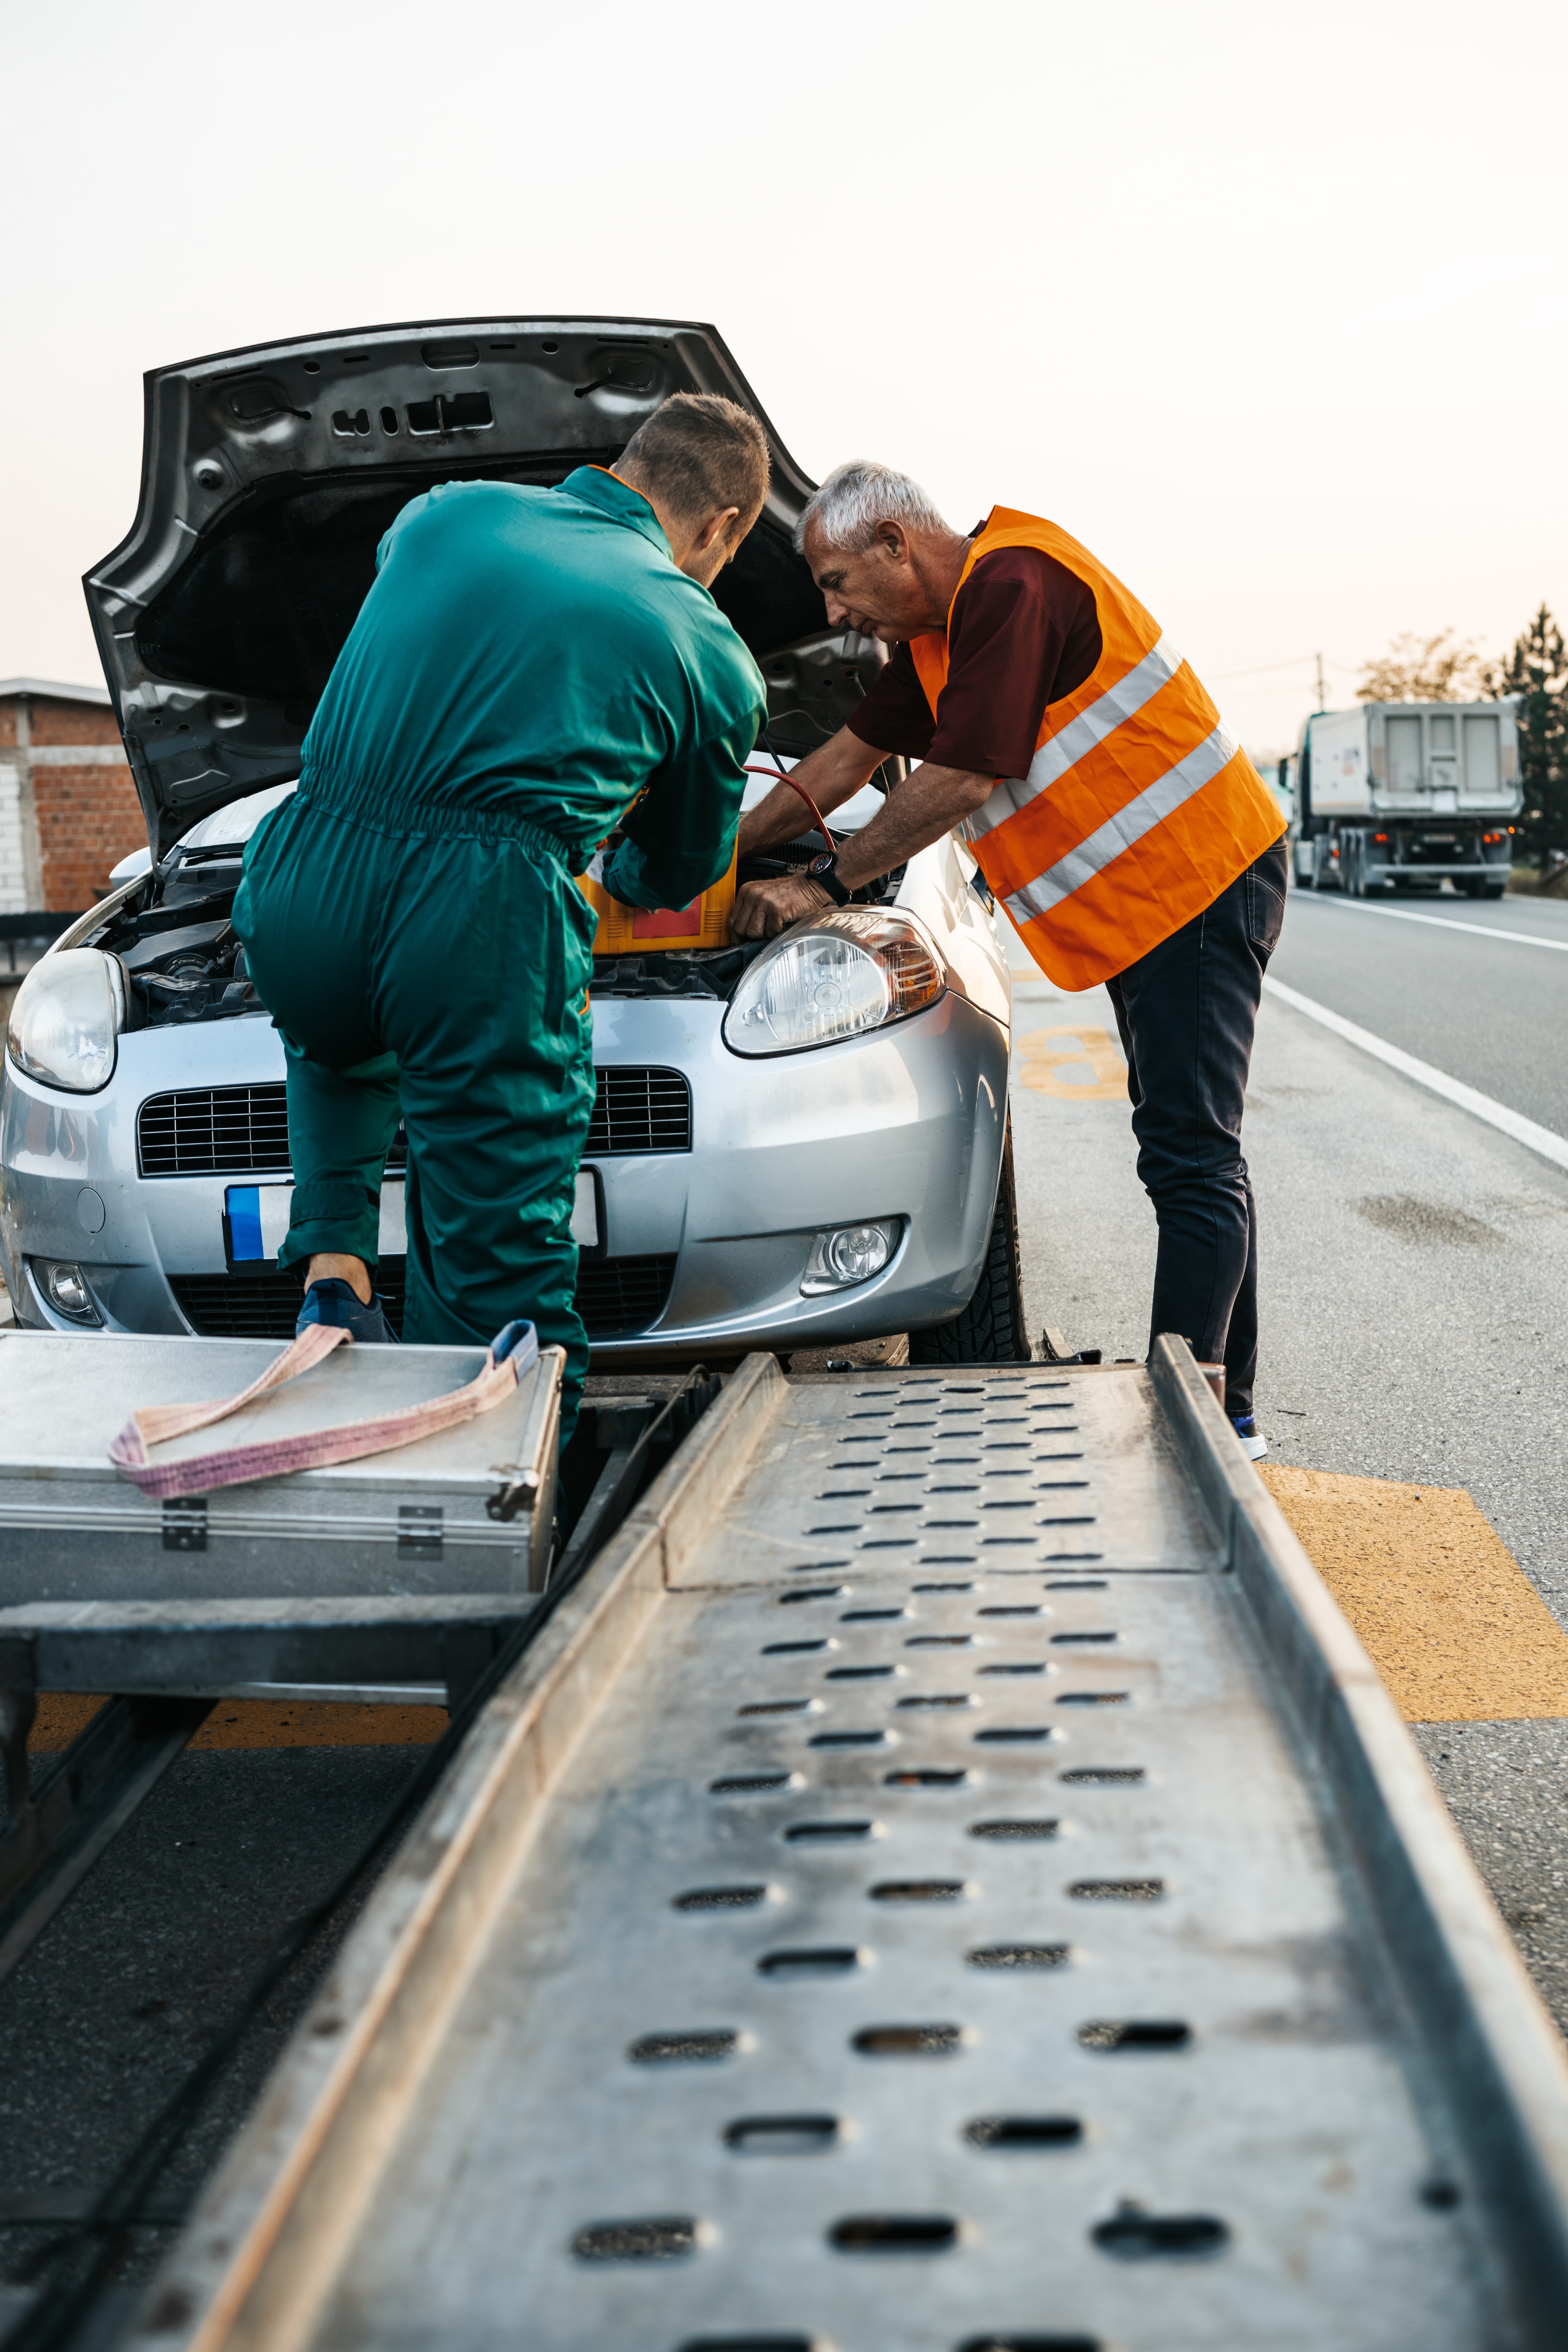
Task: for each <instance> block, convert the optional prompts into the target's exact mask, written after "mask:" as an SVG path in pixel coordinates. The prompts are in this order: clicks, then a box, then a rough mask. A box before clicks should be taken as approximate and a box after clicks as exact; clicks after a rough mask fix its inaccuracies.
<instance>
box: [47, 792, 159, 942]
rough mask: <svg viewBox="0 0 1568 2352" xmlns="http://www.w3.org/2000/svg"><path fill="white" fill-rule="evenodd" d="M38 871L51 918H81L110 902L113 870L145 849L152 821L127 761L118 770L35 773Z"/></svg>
mask: <svg viewBox="0 0 1568 2352" xmlns="http://www.w3.org/2000/svg"><path fill="white" fill-rule="evenodd" d="M33 805H34V808H35V810H36V812H37V824H38V865H39V870H40V871H41V873H42V875H43V878H44V907H45V910H46V911H47V912H48V913H55V912H58V913H60V914H66V913H70V914H75V913H78V912H79V911H80V910H81V909H83V908H88V907H90V906H91V905H92V904H93V903H94V901H95V900H97V899H99V898H103V897H105V896H106V895H107V893H108V889H109V874H110V867H111V866H116V865H118V864H119V862H120V860H121V858H122V857H123V856H124V855H125V853H126V851H127V850H128V849H141V848H144V847H145V845H146V841H147V820H146V819H145V817H144V816H143V815H142V803H141V802H140V801H139V800H138V799H137V797H136V787H135V785H134V784H133V783H132V781H131V771H130V769H129V768H128V767H127V766H126V765H125V764H124V762H123V761H121V764H120V765H119V766H118V767H114V768H100V767H93V768H55V767H48V768H46V767H42V766H38V767H35V769H34V771H33Z"/></svg>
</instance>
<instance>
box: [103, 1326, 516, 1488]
mask: <svg viewBox="0 0 1568 2352" xmlns="http://www.w3.org/2000/svg"><path fill="white" fill-rule="evenodd" d="M510 1328H515V1327H510ZM524 1328H530V1327H527V1326H525V1327H524ZM505 1336H506V1334H505V1333H503V1334H501V1338H503V1339H504V1338H505ZM340 1341H342V1342H344V1343H347V1344H349V1345H352V1344H353V1343H352V1339H351V1338H350V1334H349V1333H348V1332H347V1331H344V1330H342V1329H339V1328H333V1327H331V1325H327V1324H321V1323H312V1324H310V1325H309V1326H308V1327H307V1328H306V1329H305V1330H303V1331H301V1332H300V1336H299V1338H298V1339H295V1340H294V1341H293V1342H292V1344H291V1345H290V1346H289V1347H287V1348H285V1349H284V1350H283V1353H282V1354H281V1355H280V1356H279V1357H278V1358H277V1360H275V1361H274V1362H272V1363H270V1364H268V1367H267V1370H265V1371H264V1372H263V1373H262V1375H261V1377H260V1379H259V1380H255V1381H251V1383H250V1386H249V1387H248V1388H247V1389H246V1390H244V1391H242V1392H241V1393H240V1394H239V1395H238V1396H234V1397H226V1398H223V1399H221V1400H220V1401H219V1402H217V1403H216V1404H154V1405H148V1406H146V1407H145V1408H144V1409H143V1410H142V1412H133V1413H132V1416H131V1418H130V1420H129V1421H128V1422H127V1423H126V1424H125V1426H124V1428H123V1429H122V1430H121V1433H120V1434H119V1436H118V1437H117V1438H116V1439H115V1441H114V1443H113V1444H112V1445H111V1446H110V1449H109V1458H110V1461H111V1462H112V1463H113V1464H114V1465H115V1467H116V1468H117V1469H119V1470H122V1471H123V1472H124V1473H125V1475H126V1476H127V1477H128V1478H131V1479H133V1480H134V1482H135V1484H136V1485H137V1486H140V1488H141V1489H142V1493H143V1494H144V1495H150V1496H152V1497H153V1500H154V1501H155V1502H156V1501H163V1500H169V1499H172V1498H173V1497H174V1496H178V1495H206V1494H210V1493H211V1491H212V1489H213V1488H214V1487H215V1486H245V1485H247V1483H248V1482H249V1481H250V1480H251V1479H253V1478H276V1477H281V1476H282V1475H285V1474H286V1473H287V1472H289V1471H290V1470H317V1469H320V1468H321V1466H322V1465H323V1464H325V1463H329V1462H355V1461H357V1460H358V1459H359V1458H360V1456H361V1455H362V1454H384V1453H387V1452H389V1451H390V1450H391V1449H392V1448H393V1447H394V1446H398V1445H411V1444H413V1443H414V1441H415V1440H416V1438H420V1437H433V1436H434V1435H435V1434H436V1433H437V1431H438V1430H443V1429H455V1428H456V1427H457V1426H458V1423H459V1422H464V1421H472V1420H473V1419H474V1417H475V1416H476V1414H478V1413H481V1412H489V1411H490V1409H491V1408H492V1406H495V1405H498V1404H500V1402H501V1400H502V1398H503V1397H506V1396H509V1395H510V1393H511V1391H512V1390H513V1389H515V1387H516V1386H517V1381H518V1375H519V1372H520V1370H527V1369H528V1365H529V1364H530V1363H531V1362H535V1361H537V1349H534V1350H533V1352H532V1353H531V1354H525V1353H524V1351H523V1350H521V1349H520V1350H518V1352H517V1353H515V1354H510V1355H508V1356H505V1357H503V1358H502V1360H500V1362H499V1363H498V1362H497V1360H496V1355H495V1349H494V1348H491V1349H490V1350H489V1353H488V1354H487V1356H486V1358H485V1365H484V1370H482V1371H481V1372H480V1373H479V1376H478V1378H477V1379H475V1380H471V1381H469V1382H468V1386H467V1388H461V1389H453V1390H451V1391H449V1393H448V1394H447V1395H446V1396H440V1397H432V1398H431V1399H430V1400H429V1402H427V1403H426V1404H415V1405H407V1406H405V1408H404V1410H403V1411H402V1412H389V1413H385V1414H384V1415H383V1416H382V1418H381V1419H380V1420H379V1421H349V1422H343V1423H341V1424H340V1425H339V1426H338V1427H337V1428H335V1429H315V1430H302V1431H301V1432H300V1433H299V1435H298V1436H295V1437H274V1438H269V1439H267V1440H265V1441H263V1442H262V1443H261V1444H255V1445H232V1446H226V1447H224V1448H223V1449H221V1450H220V1451H219V1452H218V1453H216V1454H194V1455H191V1456H189V1457H188V1458H187V1459H186V1460H184V1461H183V1462H170V1463H167V1464H165V1465H163V1467H162V1468H158V1467H157V1466H155V1465H153V1463H152V1462H151V1461H149V1459H148V1449H149V1447H151V1446H153V1445H162V1444H165V1443H166V1442H167V1441H168V1439H170V1438H171V1437H184V1436H186V1435H188V1434H189V1433H190V1432H191V1431H192V1430H194V1429H206V1428H209V1427H210V1426H211V1424H212V1423H214V1422H215V1421H225V1420H226V1419H227V1417H228V1415H229V1414H230V1413H231V1412H238V1411H239V1409H240V1407H241V1406H242V1405H247V1404H249V1403H250V1402H251V1401H252V1400H253V1399H254V1398H256V1397H258V1396H263V1395H265V1394H266V1392H267V1391H268V1389H275V1388H277V1387H279V1385H280V1384H281V1382H283V1381H291V1380H292V1379H293V1378H294V1377H295V1375H296V1373H298V1372H308V1371H309V1370H310V1367H311V1366H312V1365H313V1364H319V1363H320V1362H321V1360H322V1359H323V1358H324V1357H326V1356H329V1355H331V1351H332V1349H334V1348H335V1347H337V1346H338V1345H339V1343H340ZM498 1344H499V1341H498Z"/></svg>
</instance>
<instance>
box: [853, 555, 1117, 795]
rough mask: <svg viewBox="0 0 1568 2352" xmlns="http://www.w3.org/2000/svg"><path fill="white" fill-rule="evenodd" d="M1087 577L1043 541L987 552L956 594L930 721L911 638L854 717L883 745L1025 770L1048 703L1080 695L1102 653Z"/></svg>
mask: <svg viewBox="0 0 1568 2352" xmlns="http://www.w3.org/2000/svg"><path fill="white" fill-rule="evenodd" d="M1100 648H1101V640H1100V619H1099V615H1098V614H1097V613H1096V611H1095V605H1094V596H1093V593H1092V591H1091V590H1090V589H1089V587H1088V586H1087V584H1086V583H1084V582H1083V581H1081V580H1080V579H1079V578H1078V576H1077V574H1076V573H1075V572H1069V571H1068V568H1067V566H1066V564H1065V563H1058V562H1057V560H1056V558H1055V556H1052V555H1047V554H1045V553H1044V552H1043V551H1042V550H1040V549H1039V548H1036V547H1001V548H998V549H997V550H996V551H995V553H994V555H983V556H982V557H981V559H980V561H979V562H978V563H977V564H976V565H975V567H974V569H973V572H971V573H970V575H969V577H968V579H967V580H966V581H965V582H964V583H963V587H962V588H961V589H960V590H959V592H958V594H957V595H956V597H955V598H954V599H953V605H952V617H951V620H950V622H949V625H948V638H947V653H948V661H947V684H946V685H945V686H944V687H943V688H942V696H941V699H940V700H939V702H938V704H937V715H936V717H935V719H932V717H931V705H930V703H929V702H928V701H927V700H926V698H925V688H923V687H922V686H921V682H920V678H919V676H918V674H917V672H916V669H915V657H914V656H913V654H911V653H910V649H909V646H907V645H899V646H894V648H893V652H892V656H891V658H890V659H889V661H888V663H887V664H886V666H885V667H884V668H883V670H882V674H881V676H880V677H879V678H878V680H877V683H876V685H875V686H874V687H872V688H871V690H870V692H869V693H868V695H867V697H866V698H865V700H864V701H863V702H862V703H861V704H860V706H859V708H858V710H857V711H856V713H855V716H854V718H853V719H850V721H849V727H850V730H851V732H852V733H854V734H856V735H858V736H859V738H860V740H861V741H862V742H863V743H869V744H872V745H874V746H875V748H876V749H877V750H878V751H895V752H899V753H901V755H902V756H903V757H904V758H905V759H906V760H931V761H934V762H935V764H936V765H937V766H938V767H942V768H963V769H967V770H968V771H969V772H970V773H971V774H972V775H976V776H1026V775H1027V774H1028V772H1029V762H1030V761H1031V760H1032V759H1033V758H1034V756H1035V749H1036V746H1037V743H1038V741H1039V735H1040V721H1041V719H1043V718H1044V716H1045V712H1046V706H1047V703H1051V702H1060V701H1061V699H1062V698H1063V696H1064V695H1068V694H1072V693H1074V692H1076V690H1077V689H1078V688H1079V687H1080V686H1081V685H1082V684H1083V682H1084V680H1085V678H1086V677H1089V676H1091V675H1092V673H1093V670H1094V667H1095V665H1096V663H1097V662H1098V661H1099V659H1100Z"/></svg>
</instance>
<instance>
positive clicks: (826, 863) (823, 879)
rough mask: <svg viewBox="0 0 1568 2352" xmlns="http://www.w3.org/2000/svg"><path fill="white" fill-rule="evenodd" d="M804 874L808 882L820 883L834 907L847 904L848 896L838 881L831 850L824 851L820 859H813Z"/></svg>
mask: <svg viewBox="0 0 1568 2352" xmlns="http://www.w3.org/2000/svg"><path fill="white" fill-rule="evenodd" d="M805 873H806V879H807V880H808V881H810V882H820V883H821V885H822V887H823V888H824V889H825V890H826V893H827V895H828V897H829V898H831V899H832V901H833V903H834V905H835V906H836V907H847V905H848V904H849V896H850V894H849V892H848V891H847V889H846V888H845V887H844V885H843V883H842V882H841V881H840V880H839V879H838V860H837V856H835V854H834V853H833V851H832V850H827V851H825V852H824V854H823V856H820V857H814V858H813V859H812V861H811V864H810V865H809V866H807V867H806V869H805Z"/></svg>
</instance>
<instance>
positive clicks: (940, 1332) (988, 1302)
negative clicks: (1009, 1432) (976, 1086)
mask: <svg viewBox="0 0 1568 2352" xmlns="http://www.w3.org/2000/svg"><path fill="white" fill-rule="evenodd" d="M1028 1360H1029V1336H1028V1333H1027V1331H1026V1329H1025V1327H1024V1283H1023V1269H1022V1265H1021V1264H1020V1261H1019V1254H1018V1196H1017V1192H1016V1189H1015V1187H1014V1183H1013V1122H1012V1120H1011V1119H1009V1120H1008V1122H1007V1136H1006V1140H1005V1143H1004V1144H1003V1146H1002V1177H1001V1181H1000V1182H999V1183H998V1185H997V1187H996V1213H995V1215H994V1217H993V1218H992V1220H991V1240H990V1244H989V1246H988V1247H987V1249H986V1252H985V1262H984V1265H982V1267H981V1269H980V1279H979V1281H978V1282H977V1283H976V1284H975V1286H974V1288H973V1292H972V1293H971V1294H970V1299H969V1304H968V1306H967V1307H964V1308H963V1312H962V1313H961V1314H958V1315H955V1316H954V1317H953V1318H952V1321H951V1323H938V1324H935V1325H933V1326H932V1328H931V1329H930V1330H929V1331H911V1332H910V1363H911V1364H1026V1363H1027V1362H1028Z"/></svg>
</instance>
